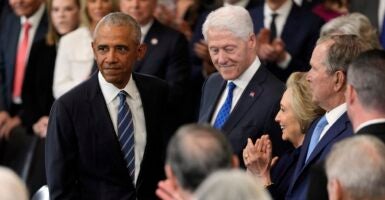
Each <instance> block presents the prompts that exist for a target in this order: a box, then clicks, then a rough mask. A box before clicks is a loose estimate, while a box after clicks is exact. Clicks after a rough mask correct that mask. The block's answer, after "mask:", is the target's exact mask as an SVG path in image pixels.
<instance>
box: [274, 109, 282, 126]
mask: <svg viewBox="0 0 385 200" xmlns="http://www.w3.org/2000/svg"><path fill="white" fill-rule="evenodd" d="M280 116H281V111H278V113H277V115H276V116H275V121H276V122H278V123H279V122H280V121H281V120H280V119H281V117H280Z"/></svg>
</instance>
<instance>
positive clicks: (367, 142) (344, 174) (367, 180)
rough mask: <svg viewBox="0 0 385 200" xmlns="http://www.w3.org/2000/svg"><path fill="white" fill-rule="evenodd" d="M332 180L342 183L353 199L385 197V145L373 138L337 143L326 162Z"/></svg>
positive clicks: (367, 137) (358, 137) (349, 139)
mask: <svg viewBox="0 0 385 200" xmlns="http://www.w3.org/2000/svg"><path fill="white" fill-rule="evenodd" d="M326 174H327V177H328V180H329V181H330V180H333V179H334V180H338V181H339V182H340V184H341V186H342V187H343V188H344V190H345V191H346V192H347V193H348V195H349V196H350V197H351V199H355V200H358V199H373V200H374V199H384V198H385V145H384V143H382V142H381V141H380V140H379V139H377V138H375V137H373V136H369V135H357V136H353V137H351V138H347V139H345V140H342V141H341V142H338V143H336V144H335V145H334V146H333V148H332V151H331V153H330V154H329V155H328V157H327V159H326Z"/></svg>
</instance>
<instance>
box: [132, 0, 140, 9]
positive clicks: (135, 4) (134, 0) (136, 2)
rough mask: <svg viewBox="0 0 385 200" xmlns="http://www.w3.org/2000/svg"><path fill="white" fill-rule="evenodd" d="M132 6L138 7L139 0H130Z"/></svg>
mask: <svg viewBox="0 0 385 200" xmlns="http://www.w3.org/2000/svg"><path fill="white" fill-rule="evenodd" d="M132 7H134V8H139V0H132Z"/></svg>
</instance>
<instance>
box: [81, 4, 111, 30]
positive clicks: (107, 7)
mask: <svg viewBox="0 0 385 200" xmlns="http://www.w3.org/2000/svg"><path fill="white" fill-rule="evenodd" d="M112 9H113V6H112V0H87V12H88V16H89V18H90V21H91V23H95V24H96V23H97V22H98V21H99V20H101V19H102V18H103V17H104V16H106V15H107V14H108V13H110V12H112Z"/></svg>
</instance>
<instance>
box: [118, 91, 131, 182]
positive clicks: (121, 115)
mask: <svg viewBox="0 0 385 200" xmlns="http://www.w3.org/2000/svg"><path fill="white" fill-rule="evenodd" d="M126 96H127V93H126V92H125V91H123V90H122V91H120V92H119V94H118V97H119V107H118V138H119V143H120V147H121V149H122V152H123V155H124V159H125V160H126V162H127V165H126V166H127V169H128V171H129V173H130V176H131V178H132V180H133V181H134V180H135V137H134V124H133V121H132V114H131V111H130V108H129V107H128V104H127V102H126Z"/></svg>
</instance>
